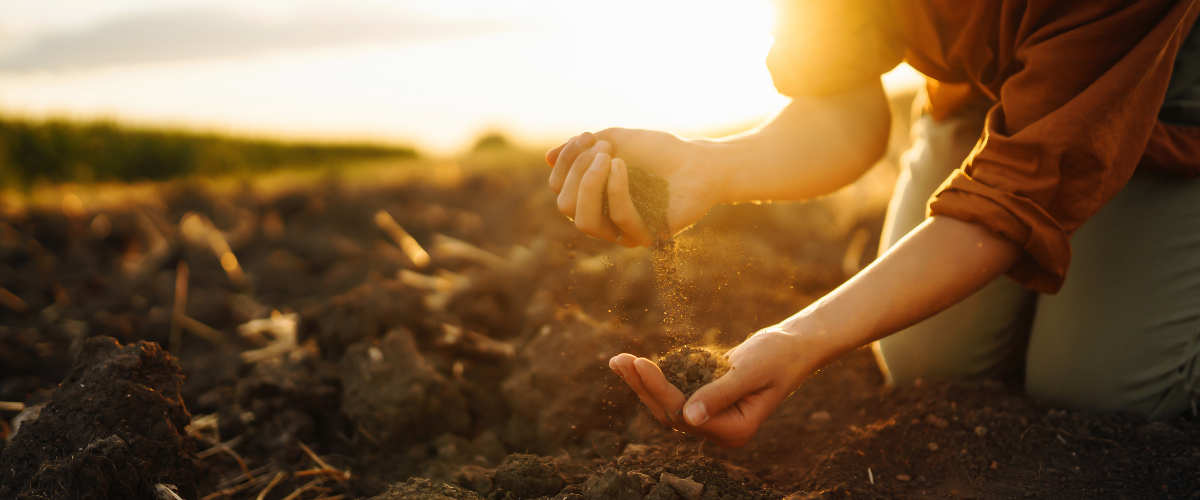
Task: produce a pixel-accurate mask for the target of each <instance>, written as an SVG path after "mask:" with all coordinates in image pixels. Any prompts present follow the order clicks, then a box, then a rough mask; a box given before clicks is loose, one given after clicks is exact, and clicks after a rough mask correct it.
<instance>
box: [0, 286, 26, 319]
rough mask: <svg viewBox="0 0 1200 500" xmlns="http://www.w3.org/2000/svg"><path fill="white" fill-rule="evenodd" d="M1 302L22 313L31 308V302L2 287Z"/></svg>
mask: <svg viewBox="0 0 1200 500" xmlns="http://www.w3.org/2000/svg"><path fill="white" fill-rule="evenodd" d="M0 304H4V305H5V306H6V307H8V308H9V309H12V310H13V311H14V312H16V313H18V314H20V313H24V312H25V311H28V310H29V304H28V303H26V302H25V301H24V300H21V298H20V297H17V296H16V295H14V294H13V293H12V292H10V291H8V290H6V289H4V287H0Z"/></svg>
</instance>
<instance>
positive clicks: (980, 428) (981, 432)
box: [975, 425, 988, 437]
mask: <svg viewBox="0 0 1200 500" xmlns="http://www.w3.org/2000/svg"><path fill="white" fill-rule="evenodd" d="M987 433H988V430H987V427H984V426H982V425H980V426H976V427H975V434H976V435H978V436H979V437H984V436H986V435H987Z"/></svg>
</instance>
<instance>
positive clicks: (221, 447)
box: [196, 436, 245, 460]
mask: <svg viewBox="0 0 1200 500" xmlns="http://www.w3.org/2000/svg"><path fill="white" fill-rule="evenodd" d="M244 437H245V436H238V437H235V438H233V439H230V440H229V441H225V442H223V443H211V442H210V444H212V447H211V448H209V449H207V450H204V451H201V452H199V453H196V458H199V459H201V460H203V459H205V458H208V457H211V456H213V455H216V454H217V453H221V452H223V451H225V448H231V447H234V446H237V445H239V444H242V438H244Z"/></svg>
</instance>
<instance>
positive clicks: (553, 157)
mask: <svg viewBox="0 0 1200 500" xmlns="http://www.w3.org/2000/svg"><path fill="white" fill-rule="evenodd" d="M576 137H578V136H576ZM574 140H575V137H572V138H570V139H567V142H564V143H562V144H559V145H558V147H556V148H554V149H551V150H550V151H546V164H547V165H550V167H551V168H553V167H554V162H557V161H558V154H559V153H561V152H562V150H563V148H565V147H567V144H570V143H571V142H572V141H574Z"/></svg>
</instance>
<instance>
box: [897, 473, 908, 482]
mask: <svg viewBox="0 0 1200 500" xmlns="http://www.w3.org/2000/svg"><path fill="white" fill-rule="evenodd" d="M896 480H897V481H904V482H907V481H910V480H912V476H910V475H908V474H897V475H896Z"/></svg>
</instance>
